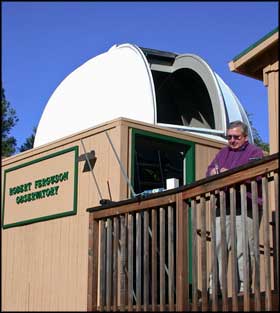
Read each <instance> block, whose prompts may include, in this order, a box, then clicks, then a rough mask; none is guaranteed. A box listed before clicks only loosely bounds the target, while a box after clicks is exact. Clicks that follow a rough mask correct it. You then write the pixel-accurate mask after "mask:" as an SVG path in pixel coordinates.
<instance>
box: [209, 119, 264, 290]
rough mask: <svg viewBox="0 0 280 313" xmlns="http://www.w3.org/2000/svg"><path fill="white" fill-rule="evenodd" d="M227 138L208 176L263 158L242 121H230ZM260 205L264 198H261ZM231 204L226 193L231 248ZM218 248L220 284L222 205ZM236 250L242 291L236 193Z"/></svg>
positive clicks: (250, 223)
mask: <svg viewBox="0 0 280 313" xmlns="http://www.w3.org/2000/svg"><path fill="white" fill-rule="evenodd" d="M227 140H228V145H227V146H226V147H224V148H222V149H221V150H220V151H219V152H218V153H217V155H216V156H215V158H214V159H213V161H212V162H211V163H210V165H209V166H208V168H207V172H206V176H211V175H215V174H218V173H221V172H224V171H227V170H229V169H232V168H235V167H237V166H240V165H243V164H246V163H248V162H250V161H251V160H255V159H260V158H262V157H263V151H262V150H261V149H260V148H258V147H257V146H255V145H253V144H250V143H249V142H248V127H247V125H246V124H244V123H243V122H241V121H234V122H231V123H230V124H229V126H228V129H227ZM250 196H251V194H250V193H249V192H248V193H247V210H248V216H247V220H246V223H247V231H248V240H249V251H250V252H249V253H250V262H251V265H252V261H253V257H254V254H253V219H252V202H251V199H250ZM258 201H259V204H261V198H259V199H258ZM229 209H230V207H229V196H228V194H227V193H226V243H227V248H228V249H229V248H230V238H229V237H230V236H229V233H230V210H229ZM216 216H217V217H216V251H217V257H218V271H219V281H220V285H221V264H222V263H221V262H222V252H221V229H220V228H221V226H220V212H219V207H217V211H216ZM236 237H237V242H236V249H237V260H238V273H239V292H243V281H244V275H243V248H242V219H241V201H240V194H239V193H237V197H236ZM209 292H210V293H212V275H211V274H210V286H209Z"/></svg>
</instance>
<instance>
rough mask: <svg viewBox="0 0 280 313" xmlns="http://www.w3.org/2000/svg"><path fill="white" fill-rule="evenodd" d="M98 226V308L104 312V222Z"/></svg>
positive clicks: (100, 222) (101, 221)
mask: <svg viewBox="0 0 280 313" xmlns="http://www.w3.org/2000/svg"><path fill="white" fill-rule="evenodd" d="M99 224H100V256H99V260H100V264H99V277H100V280H99V308H100V310H102V311H103V310H104V304H105V295H106V289H105V288H106V286H105V283H106V280H105V279H106V255H105V253H106V246H105V244H106V238H105V234H106V233H105V222H104V220H100V221H99Z"/></svg>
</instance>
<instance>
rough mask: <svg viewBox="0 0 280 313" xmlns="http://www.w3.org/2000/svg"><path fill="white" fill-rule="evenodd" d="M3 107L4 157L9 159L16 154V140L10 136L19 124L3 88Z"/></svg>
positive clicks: (2, 154) (2, 153)
mask: <svg viewBox="0 0 280 313" xmlns="http://www.w3.org/2000/svg"><path fill="white" fill-rule="evenodd" d="M1 107H2V145H1V147H2V152H1V156H2V157H8V156H11V155H13V154H14V153H15V152H16V144H17V141H16V138H15V137H13V136H10V131H11V129H12V128H13V127H14V126H15V125H16V123H17V122H18V118H17V116H16V111H15V109H13V108H12V107H11V105H10V103H9V102H8V101H7V100H6V97H5V90H4V88H2V90H1Z"/></svg>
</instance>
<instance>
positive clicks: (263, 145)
mask: <svg viewBox="0 0 280 313" xmlns="http://www.w3.org/2000/svg"><path fill="white" fill-rule="evenodd" d="M246 114H247V116H248V120H249V123H250V125H251V128H252V133H253V138H254V144H255V145H256V146H258V147H260V148H261V149H262V150H263V151H266V152H269V144H268V143H266V142H264V141H263V140H262V139H261V136H260V135H259V132H258V131H257V129H256V128H255V127H254V126H253V122H252V120H251V116H252V115H253V114H251V113H248V112H246Z"/></svg>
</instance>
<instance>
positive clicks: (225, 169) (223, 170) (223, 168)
mask: <svg viewBox="0 0 280 313" xmlns="http://www.w3.org/2000/svg"><path fill="white" fill-rule="evenodd" d="M227 170H228V169H227V168H225V167H222V168H221V169H220V172H221V173H222V172H225V171H227Z"/></svg>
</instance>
